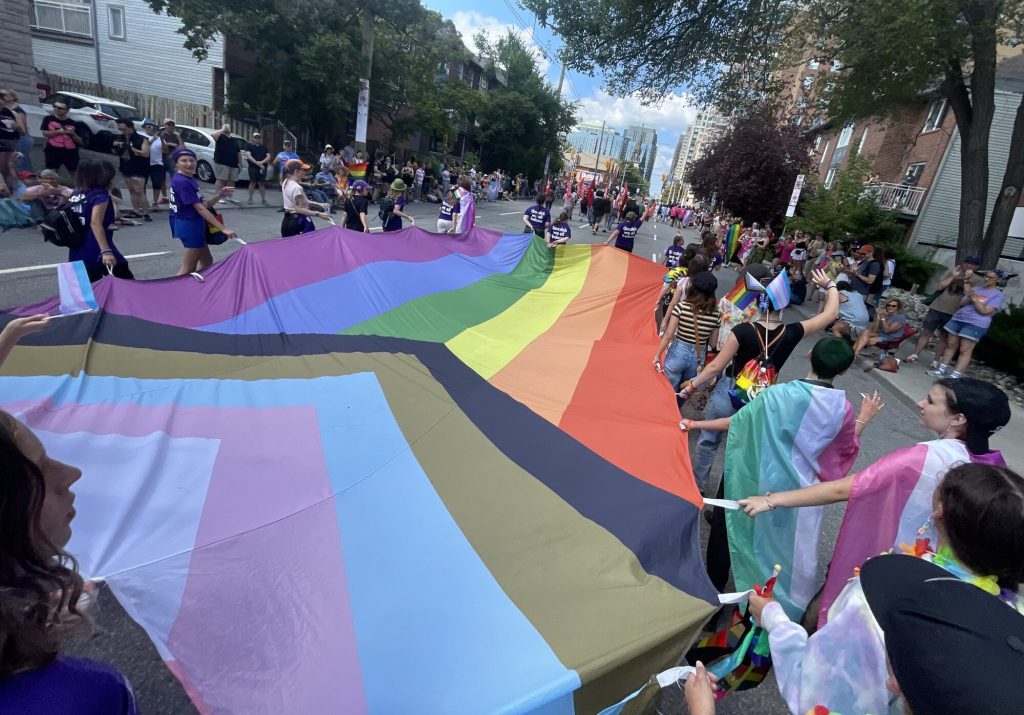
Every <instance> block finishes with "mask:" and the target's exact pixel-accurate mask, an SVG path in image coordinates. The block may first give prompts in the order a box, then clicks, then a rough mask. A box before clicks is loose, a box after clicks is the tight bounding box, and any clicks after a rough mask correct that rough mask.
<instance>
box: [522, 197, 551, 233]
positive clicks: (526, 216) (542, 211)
mask: <svg viewBox="0 0 1024 715" xmlns="http://www.w3.org/2000/svg"><path fill="white" fill-rule="evenodd" d="M546 201H547V199H546V198H545V197H544V194H538V195H537V203H535V204H534V205H533V206H531V207H530V208H528V209H526V211H523V225H524V226H525V227H526V230H527V231H533V235H534V236H536V237H537V238H544V232H545V231H547V228H548V226H550V225H551V212H550V211H548V210H547V209H546V208H544V204H545V202H546Z"/></svg>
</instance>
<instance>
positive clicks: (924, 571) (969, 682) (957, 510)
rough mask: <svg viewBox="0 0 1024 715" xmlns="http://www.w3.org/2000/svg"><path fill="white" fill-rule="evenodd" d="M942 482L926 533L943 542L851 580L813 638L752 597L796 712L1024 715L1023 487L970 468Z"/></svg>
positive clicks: (910, 549) (900, 553)
mask: <svg viewBox="0 0 1024 715" xmlns="http://www.w3.org/2000/svg"><path fill="white" fill-rule="evenodd" d="M939 480H940V481H939V482H938V484H937V486H936V488H935V491H934V495H931V494H929V495H928V500H927V509H926V510H925V512H924V513H923V515H922V516H923V518H924V519H925V522H924V524H922V528H921V529H920V531H921V532H922V533H924V532H925V531H928V532H930V533H931V534H932V536H931V537H922V536H918V537H917V538H916V539H914V538H911V539H910V540H909V541H901V542H900V543H898V544H895V545H894V553H892V554H889V555H884V556H878V557H875V558H872V559H870V560H868V561H867V562H866V563H865V564H864V565H863V568H861V569H860V570H859V572H858V574H857V575H855V576H854V578H853V579H852V580H851V581H849V582H847V581H846V579H845V578H844V582H843V590H842V593H840V594H839V596H838V598H837V599H836V601H835V603H834V605H833V606H832V608H831V610H830V611H829V617H828V623H827V624H825V625H824V626H823V627H822V628H821V629H820V630H818V631H817V632H815V633H814V634H813V635H810V636H808V634H807V633H806V632H805V631H804V629H803V628H801V627H800V626H799V625H797V624H795V623H793V622H792V621H790V620H789V618H788V617H787V616H786V613H785V611H784V610H783V609H782V607H781V605H780V604H779V603H777V602H775V601H773V600H771V599H765V598H762V597H760V596H757V595H755V594H752V595H750V597H749V604H750V613H751V615H752V616H753V617H754V618H755V619H756V620H757V621H758V622H759V623H760V624H761V625H763V626H764V627H765V629H766V630H767V631H768V642H769V645H770V647H771V653H772V666H773V670H774V672H775V678H776V680H777V682H778V685H779V692H780V693H781V694H782V696H783V698H784V699H785V700H786V703H787V704H788V705H789V708H790V711H791V712H793V713H806V712H810V711H813V712H817V710H814V708H816V707H818V706H821V707H823V708H824V709H825V711H826V712H831V711H834V712H840V713H887V712H889V713H891V712H912V713H914V715H942V714H945V713H968V712H970V713H984V714H991V715H996V714H1000V715H1001V714H1003V713H1020V712H1024V692H1022V691H1021V689H1020V683H1019V676H1020V674H1021V673H1024V598H1022V596H1021V595H1020V594H1019V593H1018V592H1019V589H1020V585H1021V582H1022V581H1024V479H1022V478H1021V477H1020V475H1018V474H1016V473H1014V472H1012V471H1010V470H1009V469H1007V468H1005V467H997V466H993V465H990V464H982V463H970V462H968V463H965V464H959V465H957V466H955V467H953V468H952V469H949V470H947V471H945V472H944V473H941V474H940V475H939ZM851 575H853V574H851ZM890 673H891V676H890ZM901 701H902V702H901Z"/></svg>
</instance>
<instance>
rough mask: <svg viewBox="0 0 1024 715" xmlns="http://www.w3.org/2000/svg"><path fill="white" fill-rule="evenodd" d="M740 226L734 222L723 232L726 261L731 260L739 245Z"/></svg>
mask: <svg viewBox="0 0 1024 715" xmlns="http://www.w3.org/2000/svg"><path fill="white" fill-rule="evenodd" d="M741 232H742V231H741V228H740V225H739V224H738V223H734V224H733V225H732V226H731V227H730V228H729V231H728V232H727V233H726V234H725V262H726V263H728V262H729V261H731V260H732V258H733V256H734V255H735V254H736V251H737V250H739V247H740V233H741Z"/></svg>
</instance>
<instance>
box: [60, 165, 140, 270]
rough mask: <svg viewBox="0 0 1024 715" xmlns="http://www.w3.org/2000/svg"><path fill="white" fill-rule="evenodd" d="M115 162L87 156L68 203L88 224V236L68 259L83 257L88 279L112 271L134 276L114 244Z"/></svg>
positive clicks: (79, 170) (86, 226)
mask: <svg viewBox="0 0 1024 715" xmlns="http://www.w3.org/2000/svg"><path fill="white" fill-rule="evenodd" d="M114 174H115V171H114V165H113V164H111V163H110V162H109V161H91V160H89V159H84V160H83V161H82V162H81V163H80V164H79V165H78V171H77V172H76V174H75V183H76V184H77V187H78V188H76V189H75V192H74V193H73V194H71V196H70V198H68V206H70V207H71V209H72V210H73V211H74V212H75V214H76V215H77V216H78V220H79V221H81V222H82V226H83V227H84V228H85V240H83V241H82V244H81V245H80V246H77V247H75V248H69V249H68V261H82V262H83V263H84V264H85V270H86V272H87V273H88V274H89V280H90V281H92V282H96V281H98V280H100V279H101V278H103V277H104V276H105V275H107V274H108V273H110V274H111V275H113V276H114V277H115V278H125V279H127V280H132V279H134V278H135V276H134V275H132V272H131V269H130V268H128V261H126V260H125V257H124V255H123V254H122V253H121V252H120V251H119V250H117V246H115V245H114V233H113V232H112V231H111V230H110V227H111V226H112V225H113V223H114V218H115V216H114V202H113V201H112V200H111V198H110V184H111V182H112V181H113V180H114Z"/></svg>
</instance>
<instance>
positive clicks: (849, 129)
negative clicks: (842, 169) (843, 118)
mask: <svg viewBox="0 0 1024 715" xmlns="http://www.w3.org/2000/svg"><path fill="white" fill-rule="evenodd" d="M852 138H853V125H852V124H847V125H846V126H845V127H843V131H842V132H840V134H839V141H837V142H836V149H842V148H843V147H845V146H848V145H849V144H850V139H852Z"/></svg>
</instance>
